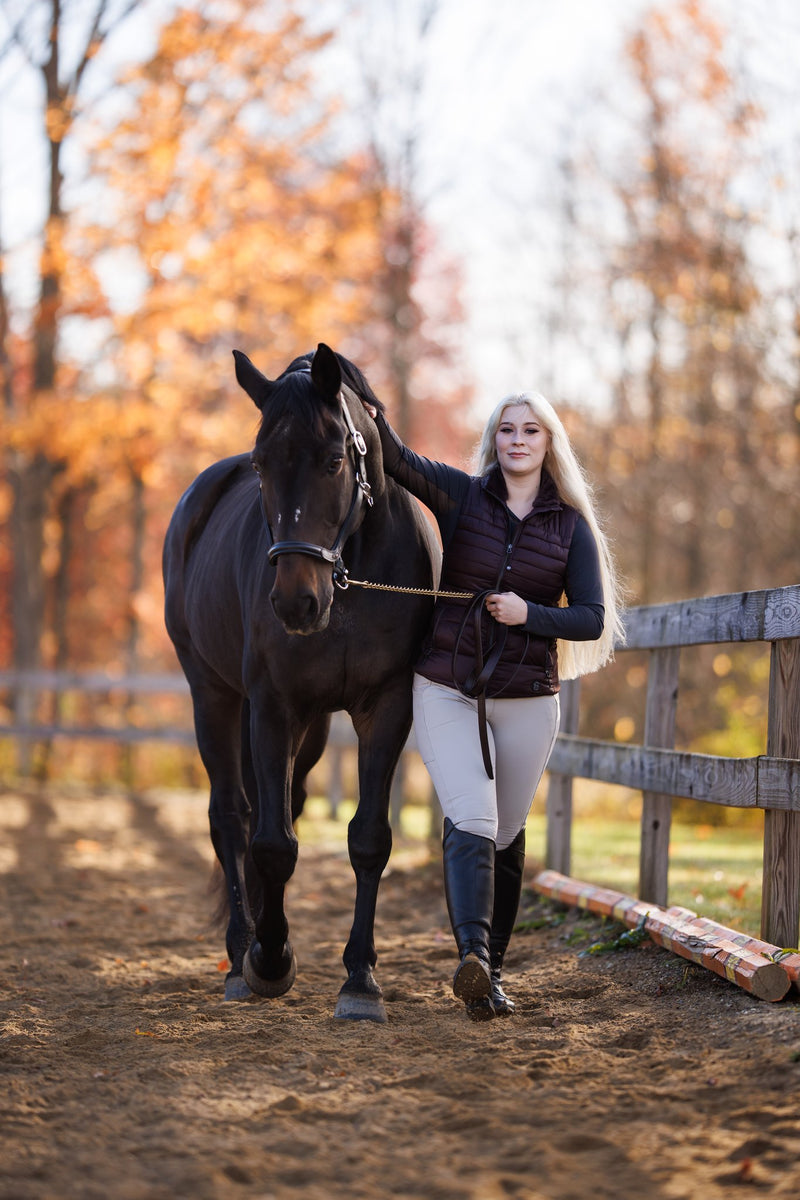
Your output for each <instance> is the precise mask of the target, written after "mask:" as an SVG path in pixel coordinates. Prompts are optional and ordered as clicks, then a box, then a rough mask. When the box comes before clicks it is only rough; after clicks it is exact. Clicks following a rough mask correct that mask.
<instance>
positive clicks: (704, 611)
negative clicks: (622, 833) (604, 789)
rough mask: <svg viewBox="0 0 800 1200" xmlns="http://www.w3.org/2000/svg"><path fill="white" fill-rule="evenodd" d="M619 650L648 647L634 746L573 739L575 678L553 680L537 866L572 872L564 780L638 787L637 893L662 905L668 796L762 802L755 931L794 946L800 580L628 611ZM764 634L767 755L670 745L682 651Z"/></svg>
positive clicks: (799, 865) (799, 850)
mask: <svg viewBox="0 0 800 1200" xmlns="http://www.w3.org/2000/svg"><path fill="white" fill-rule="evenodd" d="M625 628H626V634H627V638H626V644H625V646H624V648H621V649H620V653H625V652H626V651H629V650H639V651H642V650H644V651H647V657H648V673H647V701H646V710H645V728H644V745H641V746H633V745H620V744H616V743H613V742H604V741H596V740H594V739H592V738H585V737H577V736H576V731H577V729H578V705H579V682H578V681H577V680H576V681H573V682H570V683H567V684H564V685H563V688H562V719H561V734H560V735H559V738H558V741H557V743H556V746H555V749H554V751H553V756H552V758H551V760H550V768H549V769H550V780H549V788H548V796H547V850H546V865H547V866H548V867H549V868H551V869H552V870H555V871H559V872H561V873H562V874H564V875H569V872H570V831H571V826H572V780H573V778H575V777H579V778H582V779H595V780H602V781H604V782H606V783H614V784H620V785H622V786H624V787H629V788H636V789H638V790H641V792H642V793H643V807H642V823H641V847H640V858H639V897H640V898H641V899H642V900H650V901H652V902H653V903H655V904H660V905H665V904H666V903H667V870H668V862H669V837H670V818H671V803H672V797H673V796H677V797H688V798H690V799H693V800H702V801H704V802H706V803H708V804H722V805H727V806H731V807H736V808H758V809H763V810H764V858H763V868H762V901H761V936H762V938H764V940H765V941H769V942H774V943H775V944H777V945H779V946H786V947H795V946H797V943H798V930H799V929H800V761H798V760H800V585H795V586H792V587H785V588H776V589H773V590H770V591H759V592H740V593H736V594H734V595H727V596H709V597H706V598H705V599H701V600H684V601H681V602H679V603H675V604H658V605H652V606H647V607H642V608H634V609H631V610H630V611H629V612H628V613H627V614H626V620H625ZM736 642H769V643H771V657H770V676H769V716H768V731H767V746H766V753H765V754H763V755H758V756H757V757H756V758H721V757H717V756H713V755H709V754H689V753H685V752H683V751H678V750H675V749H673V746H674V736H675V712H676V705H677V697H678V668H679V663H680V654H681V650H682V649H686V648H688V647H692V646H700V645H726V644H731V643H736Z"/></svg>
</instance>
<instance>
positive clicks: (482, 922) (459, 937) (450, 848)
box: [442, 817, 495, 1021]
mask: <svg viewBox="0 0 800 1200" xmlns="http://www.w3.org/2000/svg"><path fill="white" fill-rule="evenodd" d="M494 854H495V849H494V842H493V841H492V840H491V838H484V837H479V836H478V835H477V834H475V833H467V832H466V831H465V830H463V829H457V828H456V826H455V825H454V824H453V822H452V821H451V820H450V818H449V817H446V818H445V822H444V835H443V838H442V861H443V864H444V894H445V899H446V900H447V911H448V913H449V915H450V925H451V927H452V930H453V936H454V937H455V939H456V945H457V947H458V953H459V956H460V959H461V961H460V962H459V964H458V967H457V969H456V973H455V976H454V977H453V992H454V994H455V995H456V996H458V998H459V1000H463V1001H464V1004H465V1006H466V1009H467V1016H469V1017H470V1018H471V1019H472V1020H473V1021H488V1020H490V1019H491V1018H492V1017H493V1016H494V1007H493V1005H492V998H491V991H492V983H491V975H490V968H489V929H490V925H491V912H492V897H493V894H494Z"/></svg>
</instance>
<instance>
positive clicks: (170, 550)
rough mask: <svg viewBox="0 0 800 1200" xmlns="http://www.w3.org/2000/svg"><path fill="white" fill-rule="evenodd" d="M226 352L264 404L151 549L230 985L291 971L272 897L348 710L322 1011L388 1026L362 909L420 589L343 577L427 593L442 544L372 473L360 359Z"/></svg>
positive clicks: (370, 912)
mask: <svg viewBox="0 0 800 1200" xmlns="http://www.w3.org/2000/svg"><path fill="white" fill-rule="evenodd" d="M233 355H234V360H235V374H236V379H237V382H238V383H239V385H240V386H241V387H242V388H243V389H244V391H245V392H246V393H247V394H248V395H249V396H250V398H251V399H252V400H253V402H254V403H255V405H256V407H257V408H258V409H259V411H260V413H261V420H260V425H259V428H258V432H257V435H256V439H255V445H254V447H253V450H252V451H251V453H249V454H247V453H245V454H239V455H236V456H234V457H230V458H226V459H223V460H222V461H220V462H217V463H215V464H214V465H212V466H210V467H209V468H208V469H207V470H205V471H203V472H202V474H200V475H199V476H198V477H197V478H196V479H195V481H194V482H193V483H192V484H191V485H190V487H189V488H188V490H187V491H186V492H185V493H184V495H183V496H182V497H181V499H180V501H179V502H178V504H177V506H176V508H175V511H174V513H173V515H172V519H171V521H170V524H169V527H168V530H167V533H166V537H165V542H164V553H163V574H164V589H165V620H166V627H167V631H168V633H169V635H170V637H171V639H172V642H173V644H174V646H175V650H176V653H177V656H178V659H179V661H180V664H181V667H182V668H183V672H184V674H185V675H186V678H187V680H188V682H189V687H190V691H191V696H192V704H193V711H194V727H195V734H196V738H197V745H198V749H199V752H200V756H201V759H202V762H203V765H204V767H205V769H206V772H207V774H208V778H209V783H210V800H209V824H210V832H211V840H212V843H213V846H214V850H215V852H216V856H217V858H218V860H219V863H220V864H221V867H222V872H223V874H224V893H225V898H224V907H225V909H226V912H227V917H228V920H227V929H226V935H225V941H226V948H227V954H228V959H229V963H230V970H229V972H228V974H227V976H226V980H225V998H226V999H227V1000H237V999H244V998H247V997H249V996H251V995H253V994H255V995H256V996H260V997H277V996H281V995H283V994H284V993H285V992H287V991H288V990H289V988H290V987H291V986H292V984H293V982H294V980H295V976H296V971H297V963H296V958H295V954H294V950H293V948H292V943H291V940H290V937H289V924H288V920H287V917H286V913H285V903H284V902H285V889H286V887H287V884H288V883H289V880H290V879H291V877H292V875H293V872H294V870H295V866H296V863H297V857H298V839H297V834H296V830H295V823H296V821H297V818H298V816H299V815H300V814H301V812H302V809H303V804H304V801H305V799H306V794H307V776H308V773H309V771H310V770H311V768H312V767H313V766H314V764H315V763H316V762H317V761H318V760H319V758H320V756H321V755H322V752H323V750H324V748H325V745H326V741H327V737H328V732H329V727H330V721H331V714H332V713H334V712H336V711H342V710H344V711H346V712H347V713H349V715H350V717H351V719H352V723H353V727H354V729H355V732H356V735H357V740H358V805H357V808H356V811H355V814H354V816H353V818H352V820H351V821H350V823H349V825H348V831H347V843H348V853H349V858H350V864H351V867H352V869H353V872H354V874H355V880H356V891H355V905H354V912H353V923H352V928H351V930H350V936H349V939H348V941H347V944H346V947H345V950H344V954H343V962H344V966H345V969H346V972H347V978H346V979H345V981H344V983H343V984H342V987H341V990H340V991H339V994H338V997H337V1000H336V1005H335V1010H334V1016H336V1017H340V1018H344V1019H352V1020H372V1021H380V1022H383V1021H385V1020H386V1019H387V1018H386V1011H385V1006H384V1003H383V998H382V991H381V988H380V985H379V983H378V982H377V980H376V978H375V974H374V968H375V964H376V962H377V954H376V951H375V943H374V924H375V911H376V905H377V898H378V889H379V884H380V879H381V876H382V874H383V871H384V868H385V867H386V864H387V862H388V859H389V854H390V851H391V844H392V834H391V828H390V823H389V793H390V788H391V783H392V778H393V775H394V770H395V767H396V765H397V762H398V759H399V757H400V754H401V751H402V749H403V746H404V744H405V742H406V739H407V737H408V734H409V731H410V728H411V720H412V708H411V689H412V679H413V663H414V661H415V659H416V656H417V652H418V649H419V646H420V644H421V641H422V638H423V636H424V633H425V630H426V627H427V625H428V622H429V620H430V616H431V609H432V603H433V601H432V599H431V598H430V595H424V594H416V593H406V594H402V593H401V592H400V591H391V590H387V591H382V590H368V589H366V588H361V587H353V586H350V579H349V572H350V571H351V570H352V571H353V573H354V574H353V580H354V581H355V580H358V582H375V583H378V584H382V585H389V586H390V587H399V588H407V587H408V588H413V589H420V590H421V591H423V592H424V591H429V592H430V589H432V588H434V587H435V584H436V581H437V579H438V571H439V558H440V554H439V549H438V544H437V542H436V540H435V538H434V537H433V534H432V530H431V526H430V524H429V522H428V521H427V520H426V518H425V517H424V515H423V514H422V512H421V510H420V508H419V505H418V504H417V503H416V501H414V500H413V499H412V498H411V497H410V496H409V494H408V493H407V492H405V491H404V490H403V489H402V488H401V487H400V486H399V485H397V484H396V483H394V481H393V480H392V479H390V478H389V477H388V476H387V475H385V474H384V471H383V459H382V454H381V448H380V441H379V438H378V432H377V429H376V427H375V423H374V421H373V420H372V419H371V418H370V417H369V416H368V415H367V413H366V412H365V411H364V407H363V404H362V401H365V402H367V403H369V404H372V405H375V406H376V407H378V408H381V409H382V407H383V406H382V405H381V403H380V402H379V401H378V400H377V398H376V397H375V395H374V393H373V391H372V389H371V387H370V386H369V384H368V382H367V380H366V378H365V377H364V375H363V374H362V372H361V371H360V370H359V368H358V367H356V366H355V364H353V363H351V362H350V361H348V360H347V359H346V358H344V357H343V356H342V355H340V354H337V353H335V352H334V351H333V350H331V349H330V347H328V346H327V345H325V344H324V343H320V344H319V345H318V347H317V349H316V351H314V352H313V353H310V354H308V355H304V356H302V357H301V358H297V359H295V360H294V361H293V362H291V363H290V364H289V366H288V367H287V368H286V369H285V370H284V371H283V373H282V374H281V375H279V376H278V377H277V378H276V379H275V380H273V381H271V380H269V379H268V378H267V377H266V376H265V375H263V374H262V373H261V371H259V370H258V368H257V367H255V366H254V365H253V363H252V362H251V361H250V359H249V358H248V357H247V355H245V354H244V353H242V352H241V351H239V350H234V351H233ZM345 560H346V564H345Z"/></svg>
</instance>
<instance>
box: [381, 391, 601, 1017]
mask: <svg viewBox="0 0 800 1200" xmlns="http://www.w3.org/2000/svg"><path fill="white" fill-rule="evenodd" d="M365 408H366V409H367V411H368V412H369V413H370V415H371V416H372V417H374V418H375V420H376V422H377V427H378V430H379V433H380V438H381V443H382V447H383V458H384V469H385V471H386V473H387V474H388V475H391V476H392V477H393V478H394V479H395V480H397V481H398V482H399V483H400V484H402V486H403V487H405V488H407V489H408V490H409V491H410V492H411V493H413V495H415V496H417V497H418V498H419V499H420V500H421V501H422V503H423V504H425V505H426V506H427V507H428V508H429V509H430V510H431V511H432V512H433V513H434V515H435V516H436V519H437V521H438V524H439V530H440V534H441V538H442V547H443V562H442V581H441V588H442V591H444V592H454V593H460V595H456V596H440V597H438V598H437V601H436V604H435V607H434V614H433V620H432V623H431V627H430V630H429V633H428V636H427V638H426V640H425V643H424V645H423V649H422V653H421V655H420V658H419V661H418V662H417V664H416V674H415V679H414V728H415V731H416V738H417V744H418V746H419V748H420V752H421V754H422V757H423V760H424V762H425V765H426V766H427V768H428V771H429V772H430V775H431V778H432V780H433V783H434V786H435V788H436V792H437V795H438V798H439V802H440V804H441V807H442V812H443V815H444V834H443V841H442V848H443V850H442V853H443V864H444V881H445V895H446V899H447V907H448V913H449V917H450V923H451V926H452V929H453V934H454V936H455V940H456V945H457V948H458V953H459V964H458V967H457V969H456V973H455V977H454V979H453V991H454V993H455V995H456V996H457V997H459V998H460V999H462V1000H463V1001H464V1003H465V1005H466V1010H467V1014H468V1016H469V1017H470V1018H472V1019H473V1020H487V1019H490V1018H492V1017H494V1016H495V1015H502V1016H507V1015H509V1014H511V1013H512V1012H513V1011H514V1004H513V1001H511V1000H510V999H509V998H508V997H507V996H506V994H505V992H504V991H503V987H502V975H501V969H502V964H503V957H504V955H505V952H506V949H507V947H508V943H509V940H510V937H511V932H512V930H513V928H514V924H515V921H516V916H517V909H518V907H519V900H520V894H521V891H522V874H523V868H524V864H525V822H526V819H527V816H528V812H529V809H530V806H531V803H532V801H533V797H534V793H535V792H536V788H537V786H538V784H539V780H540V779H541V776H542V772H543V771H544V769H545V767H546V765H547V761H548V759H549V757H550V753H551V751H552V749H553V744H554V742H555V739H556V735H557V733H558V723H559V701H558V690H559V662H560V674H561V678H573V677H575V676H576V675H580V674H584V673H585V672H587V671H590V670H594V669H596V668H598V667H600V666H601V665H602V664H603V663H604V662H606V661H607V660H608V659H609V658H610V657H611V655H612V653H613V646H614V642H615V640H618V639H620V638H621V636H622V625H621V619H620V613H619V605H618V597H617V586H616V582H615V575H614V567H613V562H612V559H611V555H610V553H609V549H608V545H607V543H606V539H605V537H604V535H603V533H602V531H601V529H600V528H599V526H598V522H597V518H596V516H595V513H594V507H593V503H592V497H591V491H590V488H589V485H588V483H587V481H586V479H585V477H584V474H583V471H582V469H581V467H580V465H579V463H578V461H577V459H576V457H575V454H574V452H573V450H572V447H571V446H570V443H569V438H568V437H567V433H566V431H565V429H564V426H563V424H562V423H561V421H560V420H559V418H558V416H557V415H556V413H555V411H554V409H553V408H552V406H551V405H550V404H549V403H548V402H547V401H546V400H545V399H544V398H543V397H542V396H539V395H537V394H531V393H520V394H518V395H513V396H507V397H506V398H505V399H504V400H502V401H501V402H500V404H499V405H498V406H497V408H496V409H495V411H494V412H493V414H492V415H491V417H490V418H489V420H488V422H487V425H486V428H485V430H484V433H483V438H482V441H481V445H480V450H479V456H478V463H477V471H476V474H475V475H468V474H466V473H465V472H464V471H460V470H458V469H456V468H455V467H450V466H447V465H446V464H444V463H438V462H432V461H431V460H429V459H427V458H423V457H421V456H420V455H417V454H415V453H414V452H413V451H411V450H409V449H408V447H406V446H404V445H403V443H402V442H401V441H400V439H399V438H398V437H397V435H396V434H395V433H394V431H393V430H392V429H391V427H390V426H389V424H388V422H387V421H386V418H385V415H384V413H383V411H382V408H376V407H375V406H373V405H367V404H365ZM465 596H467V597H469V598H464V597H465ZM559 643H560V646H559Z"/></svg>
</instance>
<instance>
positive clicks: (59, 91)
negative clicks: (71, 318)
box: [0, 0, 136, 720]
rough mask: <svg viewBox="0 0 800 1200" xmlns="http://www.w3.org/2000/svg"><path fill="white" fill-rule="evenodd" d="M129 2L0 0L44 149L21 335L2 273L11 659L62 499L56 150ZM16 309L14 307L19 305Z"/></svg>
mask: <svg viewBox="0 0 800 1200" xmlns="http://www.w3.org/2000/svg"><path fill="white" fill-rule="evenodd" d="M135 7H136V0H127V3H124V4H114V3H112V2H111V0H97V3H96V4H95V6H94V7H93V10H92V12H91V13H90V14H89V16H88V19H87V17H86V12H85V7H84V6H82V5H79V4H77V3H70V2H69V0H46V2H45V0H43V2H41V3H33V4H30V3H28V4H25V5H18V6H17V5H14V4H12V3H11V0H6V3H4V5H3V16H4V18H5V21H6V25H7V32H6V42H5V51H6V53H7V54H8V55H9V56H16V58H17V59H18V60H19V61H20V63H21V64H24V68H25V69H27V70H28V71H29V72H31V73H32V74H33V76H34V77H35V78H36V79H37V80H38V84H39V94H40V109H39V111H40V122H41V123H40V137H41V139H42V144H43V145H44V147H45V152H46V164H47V165H46V177H45V178H44V179H43V180H42V185H43V189H44V214H45V216H44V224H43V227H42V229H41V234H40V250H39V257H38V270H37V281H36V299H35V302H34V305H33V309H32V311H31V312H29V313H26V314H24V317H22V320H21V322H20V323H21V324H22V323H23V322H24V327H25V333H24V335H19V334H17V335H16V336H14V334H13V332H12V324H11V321H10V320H9V314H10V310H11V300H10V297H9V293H8V290H7V288H6V286H5V284H6V281H5V277H3V279H2V281H1V282H2V292H1V294H0V314H2V315H1V317H0V335H1V336H2V343H3V344H2V354H1V356H0V366H2V370H3V401H2V403H3V409H4V417H5V425H6V437H5V438H4V462H3V469H4V474H5V478H6V480H7V482H8V487H9V491H10V503H9V515H8V524H9V528H10V542H11V563H10V567H11V587H10V593H11V599H10V617H11V626H12V630H13V650H12V652H13V661H14V664H15V666H16V667H18V668H21V669H31V668H35V667H37V666H38V665H39V664H40V662H41V655H42V648H43V635H44V632H45V609H46V591H47V589H46V578H47V575H46V550H47V546H46V521H47V517H48V511H49V505H50V504H51V503H52V502H53V497H54V491H55V489H56V488H57V487H58V488H60V489H61V490H60V496H59V497H58V500H57V503H58V504H59V505H61V506H62V507H63V506H66V505H68V504H69V499H68V496H69V493H70V485H69V484H65V483H64V477H65V476H66V474H67V468H68V464H69V458H68V446H67V445H66V444H65V443H64V442H63V441H62V440H61V439H60V437H59V433H60V431H61V430H62V429H63V427H64V423H65V418H66V419H67V421H68V419H69V417H68V414H71V413H72V414H74V413H75V404H74V400H73V397H72V395H71V390H70V384H71V382H72V380H70V378H69V377H68V375H69V373H68V371H67V372H65V371H62V370H61V362H60V356H61V346H60V334H61V330H62V323H63V320H64V316H65V312H66V311H67V307H68V305H69V298H68V297H67V295H66V292H67V283H66V281H67V280H68V279H69V278H70V277H74V278H76V279H77V278H79V277H80V276H81V274H82V273H81V272H80V271H79V270H76V271H75V272H74V274H73V272H72V271H71V267H72V264H71V263H70V261H69V257H68V252H67V250H66V247H65V238H66V234H67V230H68V226H69V214H68V212H67V211H66V208H65V203H64V158H65V153H66V149H67V146H68V144H69V142H70V140H71V139H72V138H73V137H74V135H75V130H76V127H77V126H78V124H79V122H80V119H81V117H82V108H81V105H82V97H83V92H84V88H85V82H86V76H87V74H88V73H89V69H90V66H91V64H92V62H93V60H94V59H95V58H96V57H97V56H98V54H99V52H100V51H101V50H102V48H103V45H104V43H105V42H106V41H107V39H108V38H109V37H110V35H111V34H112V32H113V31H114V30H115V29H116V28H117V27H118V26H119V25H120V23H121V22H123V21H124V20H125V18H126V17H127V16H128V15H129V14H130V13H131V12H132V10H133V9H134V8H135ZM21 316H22V315H21ZM16 700H17V710H18V714H19V716H20V718H21V719H22V720H24V719H25V718H26V716H28V715H29V710H30V706H31V696H30V694H29V692H28V691H27V690H26V689H25V688H22V689H21V690H20V692H19V693H18V695H17V697H16Z"/></svg>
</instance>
